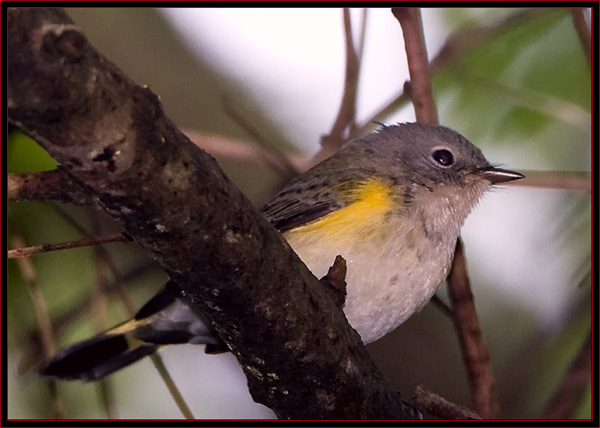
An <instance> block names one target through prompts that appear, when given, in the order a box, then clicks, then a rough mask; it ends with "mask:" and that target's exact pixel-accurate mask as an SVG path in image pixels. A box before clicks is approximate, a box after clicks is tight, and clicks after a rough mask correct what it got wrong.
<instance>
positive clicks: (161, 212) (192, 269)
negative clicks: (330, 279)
mask: <svg viewBox="0 0 600 428" xmlns="http://www.w3.org/2000/svg"><path fill="white" fill-rule="evenodd" d="M8 22H9V26H8V27H9V28H8V49H9V58H10V62H9V64H8V74H9V82H8V92H9V97H8V105H9V118H10V121H11V122H12V123H14V124H15V125H17V126H18V127H19V128H21V129H22V130H24V131H25V132H26V133H27V134H28V135H30V136H32V137H33V138H34V139H35V140H36V141H38V142H39V143H40V144H41V145H42V146H43V147H44V148H45V149H46V150H47V151H48V152H49V153H50V154H51V155H52V156H53V157H54V158H55V159H56V160H57V161H58V162H59V163H60V164H61V165H62V168H64V170H65V171H67V173H68V174H69V175H70V176H71V177H72V178H73V180H74V181H76V182H78V183H80V184H81V186H82V188H83V189H85V190H86V192H88V193H89V195H91V197H92V198H94V200H96V201H98V204H99V206H101V207H102V208H103V209H104V210H105V211H106V212H107V213H109V214H110V215H112V217H114V218H115V219H116V220H117V221H118V222H119V223H120V224H121V226H122V227H123V229H124V230H125V231H126V232H127V233H128V234H129V236H131V237H132V238H133V240H134V241H135V242H137V243H138V244H139V245H140V246H141V247H142V248H143V249H144V250H145V251H146V252H147V253H148V254H149V255H150V256H151V257H152V258H154V260H156V261H157V262H158V263H159V264H160V266H161V267H162V268H163V269H164V270H165V271H166V272H167V273H168V274H169V275H170V276H171V278H173V279H174V280H175V281H176V282H177V283H178V284H179V285H180V287H181V288H182V289H183V290H184V291H185V292H186V293H187V294H188V295H189V296H190V297H191V298H192V300H193V301H194V302H196V303H197V304H198V306H200V307H201V308H202V309H203V310H204V311H205V312H206V313H207V315H208V316H209V317H210V319H211V320H212V322H213V323H214V325H215V328H216V329H217V330H218V332H219V334H220V335H221V337H222V339H223V340H224V341H225V342H226V343H227V344H228V346H229V347H230V349H231V350H232V352H233V353H234V354H235V355H236V357H237V358H238V360H239V362H240V364H241V366H242V368H243V369H244V371H245V373H246V376H247V378H248V383H249V387H250V390H251V393H252V395H253V397H254V399H255V400H256V401H258V402H261V403H263V404H265V405H267V406H268V407H270V408H271V409H273V410H274V411H275V412H276V414H277V415H279V416H280V417H283V418H353V419H356V418H409V417H415V414H414V413H413V412H412V410H411V408H410V407H408V406H406V405H405V404H404V403H403V402H402V401H401V400H400V398H399V396H398V395H397V394H396V393H394V392H392V391H390V390H389V389H388V385H387V383H386V382H385V381H384V380H383V378H382V376H381V374H380V373H379V372H378V370H377V369H376V368H375V366H374V364H373V363H372V361H371V360H370V358H369V356H368V354H367V353H366V351H365V349H364V347H363V345H362V343H361V341H360V338H359V337H358V335H357V334H356V332H354V331H353V330H352V329H351V328H350V327H349V326H348V324H347V322H346V321H345V318H344V315H343V312H342V311H341V310H340V309H339V308H338V307H336V304H335V302H334V301H333V299H332V298H331V297H330V296H329V294H328V293H327V291H326V290H325V289H324V288H323V286H322V285H321V284H320V283H319V282H318V280H317V279H316V278H314V276H313V275H312V274H311V273H310V272H309V271H308V269H307V268H306V267H305V266H304V264H302V262H301V261H300V260H299V258H298V257H297V256H296V254H294V253H293V251H292V250H291V249H290V248H289V246H288V245H287V244H286V242H285V241H284V239H283V238H282V237H281V235H279V234H278V233H277V231H276V230H275V229H274V228H273V227H271V226H270V225H269V224H268V223H267V222H266V221H265V220H264V219H263V218H262V216H261V215H260V214H259V213H258V211H257V210H256V209H255V208H254V207H253V206H252V204H251V203H250V202H249V201H248V200H247V199H246V198H245V197H244V195H242V194H241V192H240V191H238V190H237V189H236V188H235V187H234V186H232V185H231V184H230V183H229V181H228V180H227V178H226V177H225V176H224V174H223V172H222V171H221V170H220V169H219V167H218V165H217V163H216V162H215V160H214V159H213V158H212V157H211V156H209V155H208V154H206V153H205V152H203V151H202V150H200V149H199V148H198V147H196V146H195V145H194V144H192V143H191V142H190V141H189V140H188V139H187V138H186V137H185V136H184V135H183V133H182V132H181V131H179V130H178V129H177V128H176V127H175V126H174V125H173V123H172V122H171V121H170V120H169V119H168V118H167V117H166V116H165V114H164V112H163V110H162V107H161V104H160V102H159V100H158V98H157V97H156V96H155V95H154V94H153V93H152V92H151V91H150V90H149V89H147V88H144V87H140V86H138V85H136V84H135V83H134V82H132V81H131V80H130V79H129V78H128V77H127V76H125V75H123V74H122V72H121V71H120V70H119V69H118V68H117V67H115V66H114V65H113V64H112V63H110V61H108V60H107V59H106V58H104V57H102V56H101V55H100V54H98V53H97V52H96V51H95V50H94V48H93V47H92V46H91V45H89V43H87V40H86V38H85V36H84V35H83V34H81V32H80V31H79V30H78V28H77V27H76V26H75V25H74V24H73V23H72V21H71V20H70V19H69V17H68V16H67V15H66V14H65V13H64V12H63V11H61V10H59V9H12V10H10V12H9V16H8ZM332 262H333V260H332Z"/></svg>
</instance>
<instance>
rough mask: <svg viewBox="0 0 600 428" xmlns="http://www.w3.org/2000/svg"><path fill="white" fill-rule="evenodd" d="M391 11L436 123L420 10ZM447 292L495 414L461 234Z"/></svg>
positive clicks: (483, 397)
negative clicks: (398, 25)
mask: <svg viewBox="0 0 600 428" xmlns="http://www.w3.org/2000/svg"><path fill="white" fill-rule="evenodd" d="M392 12H393V13H394V16H396V18H397V19H398V21H399V22H400V25H401V26H402V31H403V34H404V43H405V46H406V56H407V60H408V70H409V73H410V85H409V86H408V88H409V92H410V98H411V101H412V102H413V105H414V109H415V115H416V117H417V121H422V122H427V123H432V124H437V123H438V117H437V110H436V107H435V102H434V99H433V92H432V89H431V76H430V73H429V67H430V66H429V60H428V58H427V50H426V48H425V39H424V35H423V25H422V21H421V13H420V11H419V10H417V9H412V8H407V9H400V8H393V9H392ZM406 87H407V86H406V85H405V88H406ZM448 293H449V296H450V301H451V302H452V308H453V311H454V318H453V319H454V324H455V327H456V331H457V334H458V337H459V341H460V344H461V350H462V353H463V361H464V363H465V367H466V370H467V374H468V377H469V385H470V386H471V395H472V397H473V401H474V404H475V410H476V412H477V413H478V414H479V415H481V416H482V417H484V418H493V417H496V416H497V414H498V412H499V410H500V404H499V402H498V399H497V396H496V392H495V381H494V375H493V373H492V368H491V366H490V357H489V353H488V351H487V347H486V346H485V343H484V342H483V337H482V335H481V327H480V326H479V318H478V317H477V311H476V309H475V302H474V300H473V293H472V292H471V284H470V281H469V276H468V273H467V264H466V258H465V254H464V250H463V245H462V241H461V239H460V238H459V239H458V241H457V243H456V249H455V252H454V260H453V261H452V267H451V270H450V274H449V275H448Z"/></svg>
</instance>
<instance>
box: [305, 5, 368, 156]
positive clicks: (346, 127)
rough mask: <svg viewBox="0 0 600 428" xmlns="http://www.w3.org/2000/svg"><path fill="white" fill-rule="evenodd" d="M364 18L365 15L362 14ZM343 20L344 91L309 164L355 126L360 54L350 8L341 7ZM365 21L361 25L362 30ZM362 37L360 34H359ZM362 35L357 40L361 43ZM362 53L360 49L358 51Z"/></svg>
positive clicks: (327, 152) (332, 149)
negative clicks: (355, 39) (328, 129)
mask: <svg viewBox="0 0 600 428" xmlns="http://www.w3.org/2000/svg"><path fill="white" fill-rule="evenodd" d="M363 19H364V20H366V15H363ZM343 21H344V46H345V51H346V65H345V75H344V92H343V94H342V100H341V102H340V108H339V110H338V114H337V117H336V118H335V120H334V122H333V125H332V127H331V130H330V131H329V133H328V134H326V135H323V136H322V137H321V150H319V152H317V154H316V155H315V156H313V158H312V159H311V164H312V165H314V164H317V163H319V162H320V161H322V160H323V159H325V158H327V157H329V156H330V155H331V154H333V153H335V152H336V151H337V150H338V149H339V148H340V147H341V146H342V144H344V142H346V141H347V139H348V136H349V135H350V131H351V130H352V129H354V128H355V126H356V100H357V96H358V82H359V78H360V56H359V53H358V52H357V49H356V48H355V46H354V37H353V35H352V20H351V19H350V10H349V9H343ZM364 22H365V21H363V25H362V26H361V27H362V29H363V30H364V28H365V27H364V26H365V23H364ZM361 37H362V35H361ZM363 41H364V37H362V39H361V40H359V43H363ZM359 49H362V47H359ZM360 55H362V51H361V52H360Z"/></svg>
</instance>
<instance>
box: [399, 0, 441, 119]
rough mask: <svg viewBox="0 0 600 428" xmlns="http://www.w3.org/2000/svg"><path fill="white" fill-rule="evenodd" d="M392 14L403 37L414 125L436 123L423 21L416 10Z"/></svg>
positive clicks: (411, 9) (403, 9)
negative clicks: (413, 110)
mask: <svg viewBox="0 0 600 428" xmlns="http://www.w3.org/2000/svg"><path fill="white" fill-rule="evenodd" d="M392 13H393V14H394V16H395V17H396V19H398V22H400V26H401V27H402V32H403V34H404V47H405V49H406V59H407V62H408V71H409V74H410V83H409V84H408V85H409V86H408V88H410V90H409V91H407V90H406V89H407V86H406V85H405V90H404V92H409V96H410V99H411V101H412V103H413V106H414V109H415V116H416V118H417V122H423V123H432V124H437V123H438V117H437V109H436V108H435V102H434V101H433V90H432V89H431V73H430V70H429V59H428V58H427V48H426V46H425V37H424V34H423V21H422V20H421V11H420V9H418V8H392Z"/></svg>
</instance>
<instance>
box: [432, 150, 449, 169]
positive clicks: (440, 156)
mask: <svg viewBox="0 0 600 428" xmlns="http://www.w3.org/2000/svg"><path fill="white" fill-rule="evenodd" d="M431 156H432V157H433V160H435V161H436V162H437V163H439V164H440V165H442V166H450V165H452V164H453V163H454V156H452V152H450V151H449V150H446V149H438V150H436V151H434V152H433V153H432V154H431Z"/></svg>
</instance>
